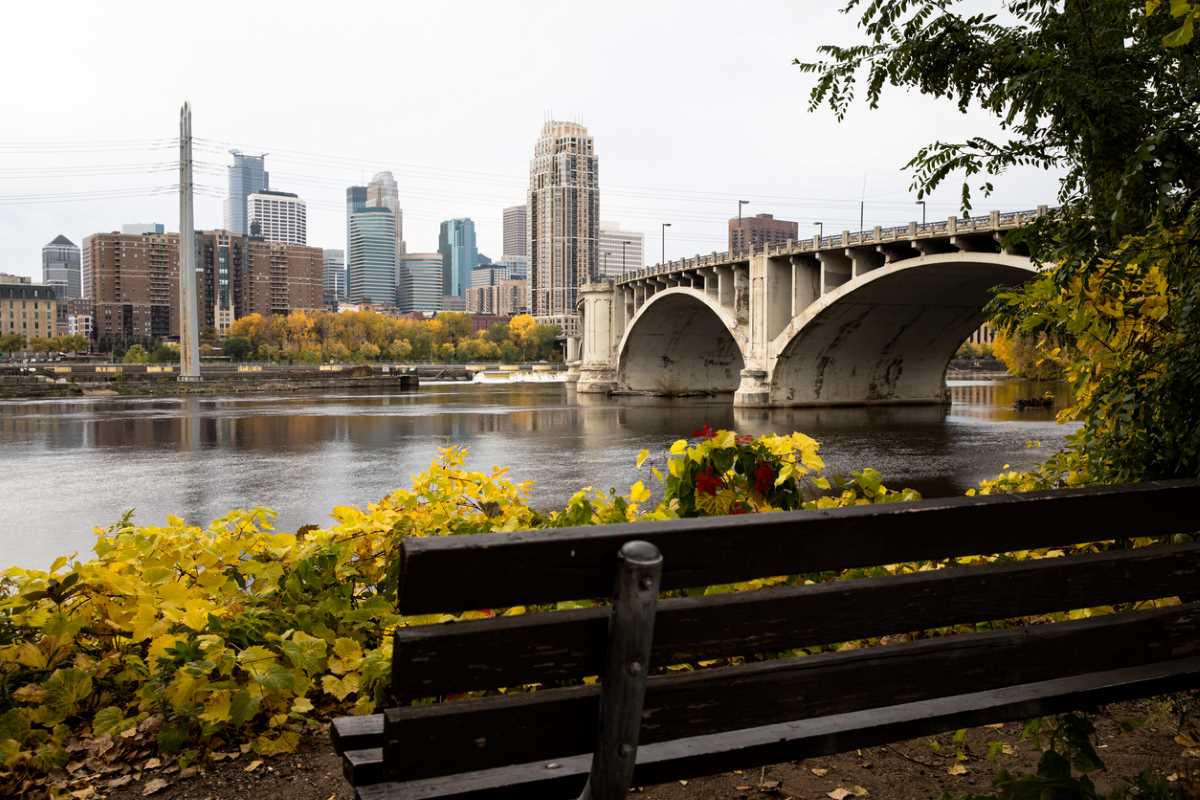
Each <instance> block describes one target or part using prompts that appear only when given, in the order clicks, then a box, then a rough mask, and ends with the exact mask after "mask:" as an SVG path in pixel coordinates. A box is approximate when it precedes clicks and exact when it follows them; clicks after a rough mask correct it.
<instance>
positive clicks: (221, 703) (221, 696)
mask: <svg viewBox="0 0 1200 800" xmlns="http://www.w3.org/2000/svg"><path fill="white" fill-rule="evenodd" d="M230 699H231V695H230V693H229V690H228V689H218V690H217V691H215V692H210V693H209V695H208V698H207V699H206V700H205V701H204V710H203V711H202V712H200V719H202V720H204V721H205V722H214V723H216V722H226V721H228V720H229V702H230Z"/></svg>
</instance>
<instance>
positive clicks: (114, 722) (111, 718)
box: [92, 706, 129, 736]
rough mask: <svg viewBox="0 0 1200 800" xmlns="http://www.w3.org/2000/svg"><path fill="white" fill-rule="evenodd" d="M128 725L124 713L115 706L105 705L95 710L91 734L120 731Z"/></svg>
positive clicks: (100, 734) (97, 734)
mask: <svg viewBox="0 0 1200 800" xmlns="http://www.w3.org/2000/svg"><path fill="white" fill-rule="evenodd" d="M128 727H129V725H128V724H127V723H126V720H125V714H124V713H122V711H121V709H119V708H117V707H116V706H106V707H105V708H102V709H100V710H99V711H97V712H96V716H94V717H92V736H107V735H109V734H113V733H120V732H121V731H123V730H124V729H125V728H128Z"/></svg>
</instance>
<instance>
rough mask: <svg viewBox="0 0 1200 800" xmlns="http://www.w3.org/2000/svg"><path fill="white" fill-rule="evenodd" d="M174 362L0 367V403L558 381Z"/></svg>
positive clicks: (506, 368) (483, 370)
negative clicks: (191, 366) (190, 378)
mask: <svg viewBox="0 0 1200 800" xmlns="http://www.w3.org/2000/svg"><path fill="white" fill-rule="evenodd" d="M178 373H179V368H178V366H177V365H174V364H97V363H77V364H71V363H51V364H34V365H30V366H26V365H15V364H12V365H0V400H32V399H54V398H72V397H179V396H187V395H201V396H216V395H244V394H276V393H279V392H314V391H329V392H342V391H359V392H364V391H365V392H390V391H401V392H407V391H414V390H416V389H418V388H419V387H420V384H421V382H422V381H427V382H462V383H468V382H475V383H489V384H491V383H561V382H563V381H564V380H565V377H566V371H565V369H563V368H562V367H561V366H560V365H556V364H545V363H536V364H497V363H484V364H314V365H307V364H232V363H222V364H211V363H209V364H203V365H202V366H201V377H202V378H203V380H202V381H199V382H196V383H187V382H180V381H179V380H178Z"/></svg>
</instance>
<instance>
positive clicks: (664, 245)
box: [658, 222, 671, 264]
mask: <svg viewBox="0 0 1200 800" xmlns="http://www.w3.org/2000/svg"><path fill="white" fill-rule="evenodd" d="M669 227H671V223H669V222H664V223H663V224H662V260H661V261H659V262H658V263H660V264H665V263H667V228H669Z"/></svg>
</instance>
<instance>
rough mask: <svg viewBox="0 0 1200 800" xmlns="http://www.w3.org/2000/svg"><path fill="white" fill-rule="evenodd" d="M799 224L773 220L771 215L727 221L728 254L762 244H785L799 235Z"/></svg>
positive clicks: (756, 247) (756, 215)
mask: <svg viewBox="0 0 1200 800" xmlns="http://www.w3.org/2000/svg"><path fill="white" fill-rule="evenodd" d="M799 231H800V224H799V223H797V222H789V221H787V220H785V219H775V217H774V215H772V214H755V215H754V216H753V217H740V218H738V219H731V220H729V252H731V253H740V252H743V251H748V250H750V249H751V248H753V249H755V250H757V249H759V248H761V247H762V246H763V245H764V244H771V245H776V244H786V243H787V242H788V241H789V240H792V241H794V240H795V239H796V237H797V236H798V235H799Z"/></svg>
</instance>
